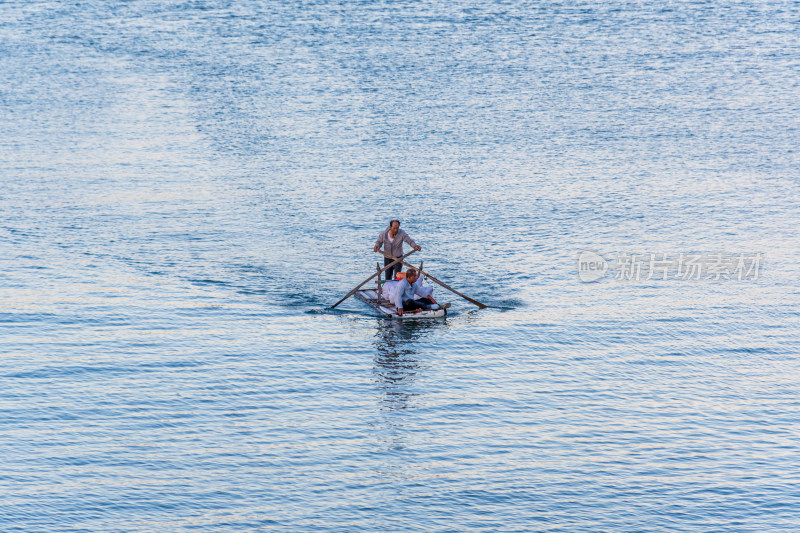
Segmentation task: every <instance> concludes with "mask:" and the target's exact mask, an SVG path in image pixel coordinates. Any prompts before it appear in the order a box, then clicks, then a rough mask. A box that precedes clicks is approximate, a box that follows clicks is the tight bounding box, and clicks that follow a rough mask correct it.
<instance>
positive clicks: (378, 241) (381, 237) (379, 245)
mask: <svg viewBox="0 0 800 533" xmlns="http://www.w3.org/2000/svg"><path fill="white" fill-rule="evenodd" d="M384 233H385V232H383V231H382V232H381V233H380V235H378V240H376V241H375V246H374V247H373V248H372V251H373V252H377V251H378V249H379V248H380V247H381V246H383V234H384Z"/></svg>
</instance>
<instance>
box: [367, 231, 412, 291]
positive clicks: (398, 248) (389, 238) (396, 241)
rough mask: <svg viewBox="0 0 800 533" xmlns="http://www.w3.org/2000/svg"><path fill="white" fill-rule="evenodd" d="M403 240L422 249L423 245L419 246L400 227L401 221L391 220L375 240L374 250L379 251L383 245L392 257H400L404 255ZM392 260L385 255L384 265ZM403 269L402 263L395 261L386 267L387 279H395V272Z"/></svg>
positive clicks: (384, 249)
mask: <svg viewBox="0 0 800 533" xmlns="http://www.w3.org/2000/svg"><path fill="white" fill-rule="evenodd" d="M403 241H405V242H407V243H408V244H410V245H411V247H412V248H414V249H415V250H416V251H418V252H419V251H420V250H422V246H417V243H415V242H414V239H412V238H411V237H409V236H408V233H406V232H405V231H403V230H401V229H400V221H399V220H392V221H391V222H389V227H388V228H386V229H385V230H383V232H381V234H380V235H378V240H377V241H375V248H374V249H373V251H375V252H377V251H378V249H380V247H381V246H383V251H384V252H386V253H387V254H389V255H391V256H392V257H400V256H402V255H403ZM391 262H392V260H391V259H389V258H388V257H385V258H384V259H383V266H387V265H388V264H389V263H391ZM402 270H403V264H402V263H395V265H394V266H392V268H388V269H386V281H390V280H393V279H394V275H395V272H401V271H402Z"/></svg>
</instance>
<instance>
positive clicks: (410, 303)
mask: <svg viewBox="0 0 800 533" xmlns="http://www.w3.org/2000/svg"><path fill="white" fill-rule="evenodd" d="M432 305H433V302H432V301H431V300H429V299H428V298H420V299H419V300H403V312H405V311H416V310H417V309H430V308H431V306H432Z"/></svg>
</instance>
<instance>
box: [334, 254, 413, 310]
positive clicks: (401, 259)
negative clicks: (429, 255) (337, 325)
mask: <svg viewBox="0 0 800 533" xmlns="http://www.w3.org/2000/svg"><path fill="white" fill-rule="evenodd" d="M379 251H380V250H379ZM414 252H416V250H411V251H410V252H408V253H407V254H406V255H404V256H402V257H400V258H399V259H398V258H397V257H393V256H391V255H389V254H387V253H384V252H382V251H381V252H380V253H382V254H383V255H385V256H386V257H388V258H389V259H394V261H392V262H391V263H389V264H388V265H386V266H385V267H383V268H382V269H380V270H378V271H377V272H376V273H375V274H373V275H371V276H370V277H368V278H367V279H365V280H364V281H362V282H361V283H359V284H358V285H356V288H355V289H353V290H352V291H350V292H348V293H347V294H345V295H344V298H342V299H341V300H339V301H338V302H336V303H335V304H333V305H332V306H331V309H333V308H334V307H336V306H337V305H339V304H340V303H342V302H343V301H345V300H347V299H348V298H350V297H351V296H352V295H354V294H355V293H356V291H357V290H358V289H360V288H361V287H363V286H364V284H365V283H367V282H368V281H369V280H371V279H372V278H374V277H375V276H380V275H381V274H382V273H383V272H384V270H388V269H389V268H391V267H393V266H394V264H395V263H398V262H400V263H402V262H403V259H405V258H406V257H408V256H409V255H411V254H413V253H414ZM404 264H406V265H407V264H408V263H404Z"/></svg>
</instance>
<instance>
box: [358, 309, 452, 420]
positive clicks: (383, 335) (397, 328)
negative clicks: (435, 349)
mask: <svg viewBox="0 0 800 533" xmlns="http://www.w3.org/2000/svg"><path fill="white" fill-rule="evenodd" d="M444 324H445V323H444V321H443V320H436V319H433V320H406V321H404V320H402V319H400V320H397V319H395V320H380V322H379V324H378V327H377V329H376V332H375V348H376V349H377V353H376V354H375V367H374V370H373V371H374V373H375V376H376V378H377V380H376V382H377V383H378V384H379V386H380V387H381V389H382V393H383V400H382V403H383V406H382V407H383V408H384V409H389V410H397V409H406V408H407V407H408V404H409V400H410V399H411V398H412V397H413V396H414V393H413V392H411V389H410V387H411V386H412V385H413V382H414V378H415V376H416V375H417V372H418V370H419V356H418V349H419V348H420V343H419V341H420V340H421V339H423V338H425V337H427V336H429V335H430V334H431V333H432V332H433V331H434V330H436V329H439V328H442V327H445V326H444Z"/></svg>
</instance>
